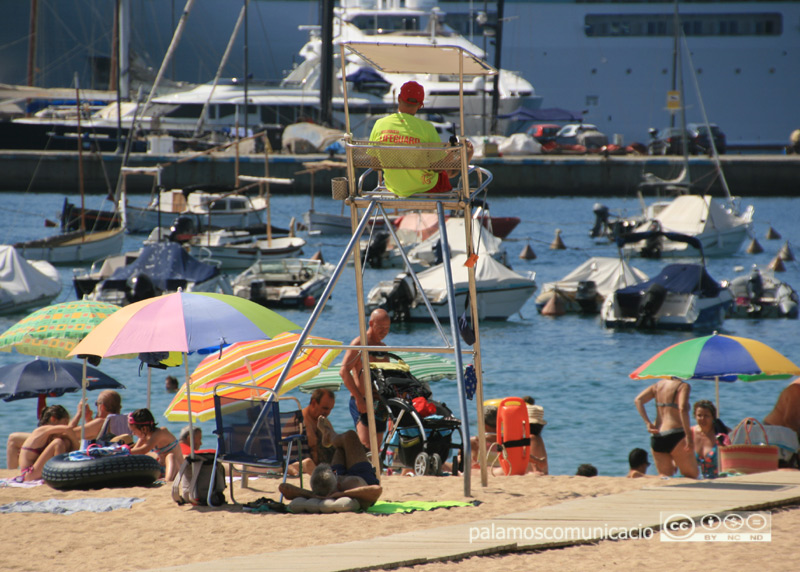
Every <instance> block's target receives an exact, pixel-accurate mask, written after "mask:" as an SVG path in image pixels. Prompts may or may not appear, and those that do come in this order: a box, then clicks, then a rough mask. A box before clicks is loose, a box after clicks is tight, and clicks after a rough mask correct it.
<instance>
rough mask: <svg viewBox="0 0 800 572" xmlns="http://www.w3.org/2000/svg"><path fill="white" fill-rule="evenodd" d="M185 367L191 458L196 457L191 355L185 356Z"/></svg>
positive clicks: (186, 354)
mask: <svg viewBox="0 0 800 572" xmlns="http://www.w3.org/2000/svg"><path fill="white" fill-rule="evenodd" d="M183 367H184V370H185V373H186V411H187V412H188V415H189V457H190V458H193V457H194V427H193V426H192V388H191V387H190V385H191V384H190V383H189V354H188V353H185V354H183Z"/></svg>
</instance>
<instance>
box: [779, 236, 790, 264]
mask: <svg viewBox="0 0 800 572" xmlns="http://www.w3.org/2000/svg"><path fill="white" fill-rule="evenodd" d="M778 256H779V257H780V259H781V260H783V261H784V262H792V261H793V260H794V252H792V249H791V248H789V241H788V240H787V241H786V242H785V243H784V244H783V246H781V249H780V250H779V251H778Z"/></svg>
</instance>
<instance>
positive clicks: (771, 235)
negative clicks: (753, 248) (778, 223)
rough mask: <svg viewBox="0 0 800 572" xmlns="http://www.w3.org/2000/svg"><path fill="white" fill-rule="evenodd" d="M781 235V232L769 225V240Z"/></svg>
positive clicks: (776, 238)
mask: <svg viewBox="0 0 800 572" xmlns="http://www.w3.org/2000/svg"><path fill="white" fill-rule="evenodd" d="M780 237H781V234H780V233H779V232H778V231H777V230H775V229H774V228H772V227H769V230H768V231H767V240H778V239H779V238H780Z"/></svg>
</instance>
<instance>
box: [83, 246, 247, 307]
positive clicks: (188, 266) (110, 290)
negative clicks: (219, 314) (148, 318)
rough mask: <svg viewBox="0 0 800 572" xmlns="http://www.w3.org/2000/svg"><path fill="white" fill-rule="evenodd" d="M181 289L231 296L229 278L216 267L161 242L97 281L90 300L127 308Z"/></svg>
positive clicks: (147, 248) (144, 248) (147, 247)
mask: <svg viewBox="0 0 800 572" xmlns="http://www.w3.org/2000/svg"><path fill="white" fill-rule="evenodd" d="M179 288H180V289H182V290H183V291H184V292H219V293H223V294H231V293H232V289H231V285H230V282H229V280H228V278H227V276H225V275H224V274H222V273H221V272H220V270H219V268H218V267H217V266H214V265H212V264H207V263H205V262H201V261H200V260H197V259H196V258H194V257H193V256H191V255H190V254H189V253H188V252H186V250H185V249H184V248H183V247H182V246H181V245H179V244H177V243H174V242H161V243H158V244H147V245H145V246H143V247H142V250H141V252H140V253H139V256H137V257H136V259H135V260H134V261H133V262H131V263H130V264H127V265H125V266H123V267H121V268H117V269H116V270H114V272H113V273H112V274H111V276H110V277H109V278H106V279H104V280H101V281H100V282H98V284H97V286H95V288H94V291H93V292H92V293H91V294H89V295H88V298H90V299H92V300H99V301H102V302H108V303H111V304H117V305H119V306H125V305H127V304H131V303H133V302H138V301H140V300H144V299H146V298H152V297H154V296H160V295H161V294H166V293H169V292H177V291H178V289H179Z"/></svg>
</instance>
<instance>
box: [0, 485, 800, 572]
mask: <svg viewBox="0 0 800 572" xmlns="http://www.w3.org/2000/svg"><path fill="white" fill-rule="evenodd" d="M15 473H16V472H15V471H7V470H0V478H7V477H11V476H14V475H15ZM278 482H279V481H278V480H277V479H273V478H262V479H257V480H251V482H250V488H249V489H241V488H240V486H239V484H238V483H237V484H235V487H236V489H235V494H236V500H237V501H239V502H247V501H251V500H255V499H257V498H259V497H262V496H266V497H272V498H275V499H277V498H278V493H277V485H278ZM295 482H296V481H295ZM664 482H665V481H661V480H658V479H625V478H621V477H602V476H600V477H595V478H585V477H574V476H546V477H535V476H524V477H490V480H489V486H488V487H485V488H482V487H481V486H480V481H479V479H478V477H477V476H475V478H473V483H472V494H473V497H472V498H473V499H474V500H478V501H481V504H480V505H479V506H477V507H465V508H453V509H447V510H435V511H430V512H417V513H412V514H402V515H401V514H397V515H390V516H376V515H370V514H352V513H350V514H336V515H282V514H277V513H248V512H244V511H243V510H242V508H241V506H235V505H231V504H227V505H226V506H224V507H222V508H219V509H214V508H208V507H191V506H178V505H176V504H175V502H174V501H173V500H172V498H171V496H170V493H171V487H170V486H168V485H164V486H154V487H147V488H145V487H135V488H117V489H100V490H94V491H57V490H55V489H52V488H50V487H49V486H47V485H42V486H38V487H33V488H16V487H3V488H0V505H5V504H8V503H10V502H14V501H21V500H30V501H43V500H47V499H86V498H101V497H136V498H142V499H144V502H139V503H136V504H134V505H133V507H132V508H130V509H118V510H114V511H111V512H106V513H90V512H79V513H75V514H72V515H54V514H43V513H35V514H16V513H12V514H3V515H0V538H2V539H3V540H2V545H3V547H4V549H3V551H2V557H0V562H2V564H0V568H2V569H3V570H9V571H12V570H13V571H23V570H31V571H39V570H52V569H54V568H55V569H58V570H60V571H63V572H73V571H74V572H85V571H86V570H87V569H89V570H109V571H112V570H113V571H124V570H142V569H147V568H150V567H156V566H172V565H179V564H187V563H191V562H201V561H207V560H215V559H219V558H221V557H224V556H225V555H230V556H236V555H250V554H260V553H264V552H269V551H271V550H280V549H283V548H293V547H299V546H308V547H313V546H319V545H325V544H329V543H336V542H343V541H350V540H361V539H368V538H373V537H377V536H382V535H388V534H392V533H394V532H402V531H411V530H420V529H426V528H432V527H436V526H441V525H447V524H456V523H464V522H469V521H473V520H480V519H487V518H491V517H493V516H496V515H501V514H507V513H513V512H519V511H522V510H529V509H533V508H536V507H541V506H546V505H551V504H556V503H559V502H563V501H567V500H572V499H576V498H580V497H587V496H599V495H610V494H614V493H620V492H624V491H628V490H633V489H637V488H640V487H643V486H651V485H658V484H662V483H664ZM671 482H675V481H674V480H673V481H671ZM383 484H384V489H385V491H384V495H383V499H384V500H465V497H464V495H463V480H462V479H461V478H454V477H403V476H399V475H392V476H389V477H384V479H383ZM227 497H228V500H229V501H230V496H229V495H227ZM772 512H773V522H772V531H773V540H772V542H770V543H725V544H722V543H681V544H674V543H664V542H660V541H659V538H658V535H656V537H655V538H653V539H650V540H624V541H602V542H599V543H596V544H592V545H585V546H577V547H569V548H563V549H557V550H546V551H541V552H535V553H533V552H531V553H514V554H506V555H500V556H486V557H473V558H468V559H464V560H461V561H459V562H452V563H432V564H428V565H424V566H416V567H413V570H414V571H419V572H438V571H451V570H452V571H455V570H456V566H458V571H459V572H473V571H474V572H479V571H480V572H485V571H486V570H503V571H520V572H522V571H529V570H533V569H534V568H536V569H540V570H586V569H601V570H630V569H634V568H635V567H638V566H642V567H644V568H646V569H647V570H648V571H658V570H664V571H667V570H669V571H671V572H672V571H675V570H680V569H707V570H722V569H739V568H740V567H741V565H742V563H743V562H748V563H756V562H757V563H758V564H757V566H759V567H760V568H763V569H764V570H770V571H772V570H795V569H796V561H795V557H796V554H795V552H796V550H795V547H796V546H797V542H796V539H795V535H796V531H797V530H798V527H800V510H797V509H788V510H774V511H772ZM322 550H324V548H322ZM402 570H410V569H409V568H403V569H402Z"/></svg>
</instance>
